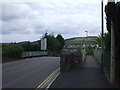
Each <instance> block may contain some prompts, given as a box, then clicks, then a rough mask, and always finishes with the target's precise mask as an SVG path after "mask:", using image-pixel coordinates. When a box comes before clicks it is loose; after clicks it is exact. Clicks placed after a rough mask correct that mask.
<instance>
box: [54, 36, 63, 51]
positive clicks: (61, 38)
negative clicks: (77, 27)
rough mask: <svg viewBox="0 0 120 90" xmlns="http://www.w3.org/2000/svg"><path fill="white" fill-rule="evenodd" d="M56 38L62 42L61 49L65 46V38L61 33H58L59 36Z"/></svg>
mask: <svg viewBox="0 0 120 90" xmlns="http://www.w3.org/2000/svg"><path fill="white" fill-rule="evenodd" d="M56 39H57V40H58V41H59V43H60V46H59V49H60V50H61V49H62V48H63V47H64V45H65V40H64V38H63V37H62V35H61V34H58V35H57V37H56Z"/></svg>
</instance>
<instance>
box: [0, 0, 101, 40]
mask: <svg viewBox="0 0 120 90" xmlns="http://www.w3.org/2000/svg"><path fill="white" fill-rule="evenodd" d="M0 8H2V11H1V10H0V11H1V12H0V13H2V14H0V15H2V16H0V23H2V25H1V26H0V27H2V33H0V36H2V42H20V41H35V40H39V39H40V37H41V36H42V35H43V34H44V33H45V32H46V30H47V31H48V33H53V32H54V35H57V34H61V35H62V36H63V37H64V38H65V39H66V38H71V37H83V36H85V31H86V30H87V31H88V35H90V36H94V35H95V36H98V34H100V32H101V0H39V2H2V5H0Z"/></svg>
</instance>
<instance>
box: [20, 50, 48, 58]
mask: <svg viewBox="0 0 120 90" xmlns="http://www.w3.org/2000/svg"><path fill="white" fill-rule="evenodd" d="M46 55H48V52H47V51H30V52H23V53H22V58H25V57H33V56H46Z"/></svg>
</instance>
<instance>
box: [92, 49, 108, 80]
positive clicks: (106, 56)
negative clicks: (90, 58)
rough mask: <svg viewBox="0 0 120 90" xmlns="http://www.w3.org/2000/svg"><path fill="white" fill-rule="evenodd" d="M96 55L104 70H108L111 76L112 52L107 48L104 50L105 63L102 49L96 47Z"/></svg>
mask: <svg viewBox="0 0 120 90" xmlns="http://www.w3.org/2000/svg"><path fill="white" fill-rule="evenodd" d="M94 56H95V57H96V59H97V60H98V62H99V63H100V64H101V66H103V68H104V71H105V72H107V75H108V77H109V78H110V52H109V51H105V50H104V51H103V63H101V56H102V50H101V49H95V50H94Z"/></svg>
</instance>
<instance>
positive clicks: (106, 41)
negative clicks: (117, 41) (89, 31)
mask: <svg viewBox="0 0 120 90" xmlns="http://www.w3.org/2000/svg"><path fill="white" fill-rule="evenodd" d="M96 41H97V43H98V45H99V47H100V46H101V36H99V38H97V39H96ZM103 44H104V48H105V50H107V51H110V48H111V35H110V33H105V34H104V35H103Z"/></svg>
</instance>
